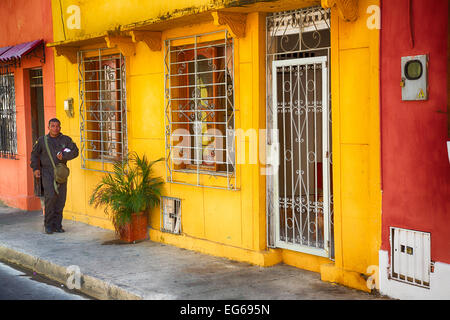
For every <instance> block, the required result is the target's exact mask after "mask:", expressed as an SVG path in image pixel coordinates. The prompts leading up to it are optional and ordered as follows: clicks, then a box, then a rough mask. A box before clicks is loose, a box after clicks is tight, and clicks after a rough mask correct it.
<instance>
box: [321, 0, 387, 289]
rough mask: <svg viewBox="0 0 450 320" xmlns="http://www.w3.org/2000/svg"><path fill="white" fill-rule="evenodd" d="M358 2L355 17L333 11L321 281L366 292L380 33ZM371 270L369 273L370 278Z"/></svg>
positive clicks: (377, 190) (373, 227)
mask: <svg viewBox="0 0 450 320" xmlns="http://www.w3.org/2000/svg"><path fill="white" fill-rule="evenodd" d="M370 5H377V6H379V1H378V0H360V1H359V4H358V6H359V13H358V15H359V18H358V20H357V21H356V22H344V21H343V20H342V19H340V18H339V17H338V12H337V9H336V8H334V9H332V21H331V25H332V28H331V37H332V40H331V41H332V57H331V61H332V62H331V91H332V92H331V94H332V110H333V115H332V116H333V119H332V120H333V128H332V130H333V131H332V135H333V183H334V190H333V192H334V226H335V250H336V254H335V263H334V264H331V265H323V266H322V270H321V271H322V279H323V280H328V281H336V282H339V283H343V284H346V285H348V286H351V287H356V288H358V289H361V290H365V291H368V290H369V289H368V288H367V286H366V282H365V280H364V278H363V277H361V276H360V274H368V267H369V266H378V250H379V249H380V245H381V187H380V181H381V178H380V177H381V175H380V119H379V112H380V108H379V30H377V29H369V28H368V26H367V21H368V19H369V17H370V16H371V14H369V13H367V8H368V7H369V6H370ZM370 273H371V272H369V274H370Z"/></svg>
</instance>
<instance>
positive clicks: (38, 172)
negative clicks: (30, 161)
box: [33, 170, 41, 178]
mask: <svg viewBox="0 0 450 320" xmlns="http://www.w3.org/2000/svg"><path fill="white" fill-rule="evenodd" d="M33 173H34V176H35V177H36V178H40V177H41V170H35V171H34V172H33Z"/></svg>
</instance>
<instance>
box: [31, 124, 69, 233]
mask: <svg viewBox="0 0 450 320" xmlns="http://www.w3.org/2000/svg"><path fill="white" fill-rule="evenodd" d="M47 141H48V147H49V149H50V153H51V155H52V157H53V161H54V163H55V165H57V164H58V163H60V162H62V163H64V164H66V163H67V161H68V160H72V159H75V158H76V157H77V156H78V148H77V145H76V144H75V143H74V142H73V141H72V139H71V138H70V137H68V136H65V135H63V134H62V133H61V122H60V121H59V120H58V119H56V118H53V119H51V120H50V121H49V122H48V134H47ZM30 167H31V168H32V169H33V174H34V177H35V178H40V180H41V181H42V186H43V188H44V201H45V219H44V226H45V232H46V233H47V234H51V233H53V232H64V229H63V228H62V225H61V222H62V212H63V210H64V205H65V204H66V195H67V182H66V183H62V184H59V183H54V180H55V176H54V169H53V165H52V162H51V160H50V158H49V155H48V152H47V148H46V147H45V141H44V136H42V137H40V138H39V139H38V140H37V142H36V144H35V145H34V147H33V151H32V152H31V164H30Z"/></svg>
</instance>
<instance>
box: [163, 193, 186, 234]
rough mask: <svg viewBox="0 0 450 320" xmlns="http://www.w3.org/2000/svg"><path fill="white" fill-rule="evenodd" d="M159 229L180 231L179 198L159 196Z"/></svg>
mask: <svg viewBox="0 0 450 320" xmlns="http://www.w3.org/2000/svg"><path fill="white" fill-rule="evenodd" d="M161 220H162V221H161V231H164V232H170V233H175V234H180V233H181V200H180V199H177V198H171V197H161Z"/></svg>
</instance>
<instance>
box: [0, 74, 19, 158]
mask: <svg viewBox="0 0 450 320" xmlns="http://www.w3.org/2000/svg"><path fill="white" fill-rule="evenodd" d="M2 71H5V73H0V158H8V159H16V156H17V127H16V97H15V88H14V74H13V73H8V72H7V71H8V70H7V68H2Z"/></svg>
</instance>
